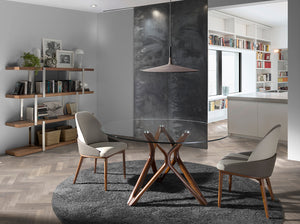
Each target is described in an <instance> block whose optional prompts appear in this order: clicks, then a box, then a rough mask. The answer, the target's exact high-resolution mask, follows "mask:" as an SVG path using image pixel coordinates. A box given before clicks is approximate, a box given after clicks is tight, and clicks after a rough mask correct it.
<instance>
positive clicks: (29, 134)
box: [28, 127, 32, 146]
mask: <svg viewBox="0 0 300 224" xmlns="http://www.w3.org/2000/svg"><path fill="white" fill-rule="evenodd" d="M31 143H32V142H31V127H29V128H28V145H30V146H32V144H31Z"/></svg>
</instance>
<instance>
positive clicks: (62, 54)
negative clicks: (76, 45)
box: [56, 50, 74, 68]
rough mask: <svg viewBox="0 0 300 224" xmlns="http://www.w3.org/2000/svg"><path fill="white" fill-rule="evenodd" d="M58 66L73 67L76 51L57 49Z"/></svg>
mask: <svg viewBox="0 0 300 224" xmlns="http://www.w3.org/2000/svg"><path fill="white" fill-rule="evenodd" d="M56 60H57V62H56V67H57V68H73V67H74V52H73V51H62V50H57V51H56Z"/></svg>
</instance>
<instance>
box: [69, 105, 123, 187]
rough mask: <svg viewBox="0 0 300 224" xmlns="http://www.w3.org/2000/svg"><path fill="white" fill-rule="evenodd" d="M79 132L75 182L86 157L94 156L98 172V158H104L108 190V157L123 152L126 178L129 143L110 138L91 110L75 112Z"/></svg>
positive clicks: (105, 179)
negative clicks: (126, 150)
mask: <svg viewBox="0 0 300 224" xmlns="http://www.w3.org/2000/svg"><path fill="white" fill-rule="evenodd" d="M75 121H76V125H77V133H78V139H77V143H78V150H79V154H80V160H79V164H78V167H77V171H76V174H75V178H74V181H73V184H75V182H76V179H77V176H78V173H79V170H80V167H81V164H82V161H83V159H84V158H94V159H95V167H94V173H96V167H97V159H99V158H100V159H104V188H105V191H107V159H108V158H109V157H111V156H113V155H115V154H118V153H122V154H123V175H124V178H126V167H125V149H127V144H126V143H123V142H118V141H115V140H113V139H110V138H109V137H108V136H107V135H106V134H105V133H104V132H103V131H102V130H101V124H100V122H99V121H98V120H97V119H96V118H95V117H94V116H93V115H92V114H91V113H89V112H86V111H83V112H78V113H76V114H75Z"/></svg>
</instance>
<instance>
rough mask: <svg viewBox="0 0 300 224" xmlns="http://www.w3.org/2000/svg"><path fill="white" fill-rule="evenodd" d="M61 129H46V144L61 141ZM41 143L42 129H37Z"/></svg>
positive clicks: (40, 142) (40, 143)
mask: <svg viewBox="0 0 300 224" xmlns="http://www.w3.org/2000/svg"><path fill="white" fill-rule="evenodd" d="M60 133H61V130H53V129H50V130H46V131H45V145H46V146H48V145H55V144H58V143H59V139H60ZM37 135H38V139H39V145H42V141H43V140H42V130H39V131H37Z"/></svg>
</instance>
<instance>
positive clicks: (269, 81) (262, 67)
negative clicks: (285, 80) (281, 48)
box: [256, 43, 275, 92]
mask: <svg viewBox="0 0 300 224" xmlns="http://www.w3.org/2000/svg"><path fill="white" fill-rule="evenodd" d="M271 69H272V60H271V52H270V45H269V44H268V43H260V44H259V45H258V47H257V50H256V90H257V91H258V92H259V91H268V90H272V89H274V88H275V85H274V83H275V80H274V75H272V71H271Z"/></svg>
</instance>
